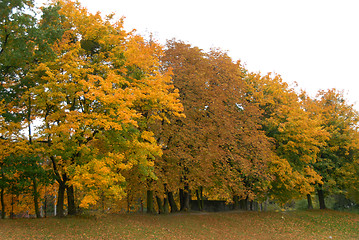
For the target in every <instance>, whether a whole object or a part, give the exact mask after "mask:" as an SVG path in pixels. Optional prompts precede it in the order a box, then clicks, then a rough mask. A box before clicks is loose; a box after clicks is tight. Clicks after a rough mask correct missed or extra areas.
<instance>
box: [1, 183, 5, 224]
mask: <svg viewBox="0 0 359 240" xmlns="http://www.w3.org/2000/svg"><path fill="white" fill-rule="evenodd" d="M1 218H2V219H5V201H4V188H1Z"/></svg>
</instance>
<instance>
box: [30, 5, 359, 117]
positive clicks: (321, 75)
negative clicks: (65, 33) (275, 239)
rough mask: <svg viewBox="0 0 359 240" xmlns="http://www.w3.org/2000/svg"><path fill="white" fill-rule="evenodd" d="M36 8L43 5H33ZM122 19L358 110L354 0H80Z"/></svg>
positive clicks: (358, 20) (358, 29) (358, 10)
mask: <svg viewBox="0 0 359 240" xmlns="http://www.w3.org/2000/svg"><path fill="white" fill-rule="evenodd" d="M36 1H37V2H38V3H40V2H46V1H44V0H36ZM80 2H81V3H82V5H83V6H85V7H87V8H88V9H89V10H90V11H91V12H96V11H100V12H102V13H106V14H108V13H111V12H114V13H116V15H117V16H118V17H121V16H124V17H126V19H125V28H126V30H132V29H134V28H135V29H137V31H138V33H140V34H142V35H147V36H148V34H149V33H150V32H151V33H153V34H154V37H155V38H156V39H158V40H159V42H160V43H165V41H166V39H172V38H177V39H179V40H183V41H185V42H188V43H190V44H192V45H194V46H198V47H200V48H202V49H204V50H205V51H208V50H209V49H210V48H211V47H219V48H221V49H222V50H228V53H229V55H230V56H231V57H232V58H233V59H234V60H241V61H242V62H243V63H246V66H247V68H248V69H249V70H250V71H254V72H258V71H260V72H262V73H263V74H264V73H267V72H275V73H278V74H280V75H281V76H282V77H283V79H284V80H285V81H286V82H288V83H293V82H297V83H298V85H299V87H300V88H303V89H305V90H307V91H308V92H309V93H310V94H311V95H314V94H315V93H316V92H317V91H318V90H319V89H328V88H337V89H340V90H344V91H345V92H346V93H347V94H348V95H347V98H348V99H349V101H350V102H351V103H354V102H357V104H356V108H357V109H358V110H359V94H358V93H357V91H358V89H359V76H358V70H359V1H357V0H340V1H339V0H337V1H333V0H301V1H299V0H297V1H294V0H246V1H244V0H221V1H212V0H181V1H171V0H80Z"/></svg>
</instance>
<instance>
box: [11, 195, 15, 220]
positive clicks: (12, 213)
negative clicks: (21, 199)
mask: <svg viewBox="0 0 359 240" xmlns="http://www.w3.org/2000/svg"><path fill="white" fill-rule="evenodd" d="M10 218H11V219H13V218H14V194H11V211H10Z"/></svg>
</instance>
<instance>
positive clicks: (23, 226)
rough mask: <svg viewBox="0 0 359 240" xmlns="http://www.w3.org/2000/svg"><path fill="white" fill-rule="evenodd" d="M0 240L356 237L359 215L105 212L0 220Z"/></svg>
mask: <svg viewBox="0 0 359 240" xmlns="http://www.w3.org/2000/svg"><path fill="white" fill-rule="evenodd" d="M0 239H310V240H312V239H343V240H349V239H359V214H356V213H346V212H337V211H331V210H326V211H319V210H314V211H294V212H224V213H223V212H222V213H185V214H169V215H140V214H123V215H105V216H103V217H96V218H95V217H91V218H84V217H72V218H64V219H58V218H47V219H14V220H11V219H6V220H0Z"/></svg>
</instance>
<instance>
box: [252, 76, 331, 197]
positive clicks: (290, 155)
mask: <svg viewBox="0 0 359 240" xmlns="http://www.w3.org/2000/svg"><path fill="white" fill-rule="evenodd" d="M246 81H247V82H248V84H249V85H250V86H251V89H250V91H249V92H248V97H249V99H250V100H251V101H252V102H253V103H257V104H258V106H259V107H260V108H261V109H262V110H263V111H264V114H263V118H262V126H263V129H264V130H265V131H266V134H267V136H268V137H270V138H273V139H274V143H275V152H276V154H277V156H276V157H275V158H273V160H272V162H271V172H272V173H273V174H274V176H275V179H274V181H273V182H272V184H271V185H272V188H271V195H272V196H273V197H274V198H276V199H278V200H279V201H280V202H287V201H288V200H291V199H293V198H300V197H302V196H303V195H307V194H310V193H311V192H313V191H314V185H315V184H316V183H321V177H320V175H319V174H318V173H317V172H316V171H314V169H313V164H314V163H315V162H316V161H317V156H318V153H319V151H320V147H322V146H324V145H325V140H326V138H327V134H326V131H324V130H323V129H322V127H321V125H320V124H321V122H320V118H318V117H313V116H311V115H310V113H309V112H307V111H305V109H304V107H303V106H302V104H301V102H300V101H299V100H300V99H299V96H298V94H297V93H296V92H295V91H294V90H293V89H292V88H290V87H289V86H288V84H287V83H285V82H283V81H282V79H281V77H280V76H278V75H275V76H274V77H272V76H271V74H267V75H265V76H261V75H260V74H253V73H252V74H249V75H248V77H247V78H246Z"/></svg>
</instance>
